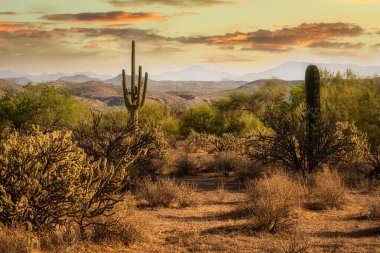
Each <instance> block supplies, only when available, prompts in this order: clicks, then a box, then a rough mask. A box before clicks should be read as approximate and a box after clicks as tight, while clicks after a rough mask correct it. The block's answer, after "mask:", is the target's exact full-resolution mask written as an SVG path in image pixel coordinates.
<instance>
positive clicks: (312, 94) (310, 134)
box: [305, 65, 321, 170]
mask: <svg viewBox="0 0 380 253" xmlns="http://www.w3.org/2000/svg"><path fill="white" fill-rule="evenodd" d="M305 86H306V110H307V162H308V169H309V170H310V169H311V168H312V167H313V165H312V163H313V162H312V161H313V156H314V150H315V145H317V138H318V122H319V119H320V114H321V97H320V93H321V92H320V91H321V78H320V75H319V70H318V68H317V66H315V65H310V66H308V67H307V69H306V74H305Z"/></svg>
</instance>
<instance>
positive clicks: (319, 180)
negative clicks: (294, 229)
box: [307, 168, 347, 210]
mask: <svg viewBox="0 0 380 253" xmlns="http://www.w3.org/2000/svg"><path fill="white" fill-rule="evenodd" d="M346 190H347V189H346V186H345V184H344V180H343V177H342V176H341V175H340V174H339V173H338V172H337V171H333V170H330V169H328V168H324V169H323V170H321V171H318V172H316V173H315V174H314V175H311V181H310V185H309V198H308V203H307V206H308V207H309V208H311V209H316V210H326V209H331V208H341V207H342V206H343V205H344V204H345V203H346V202H347V199H346V196H345V193H346Z"/></svg>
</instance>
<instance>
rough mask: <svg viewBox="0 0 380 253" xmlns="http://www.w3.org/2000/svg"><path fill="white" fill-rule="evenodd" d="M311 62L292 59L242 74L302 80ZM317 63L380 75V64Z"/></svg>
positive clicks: (248, 78) (254, 77) (334, 69)
mask: <svg viewBox="0 0 380 253" xmlns="http://www.w3.org/2000/svg"><path fill="white" fill-rule="evenodd" d="M310 64H312V63H309V62H294V61H290V62H286V63H284V64H281V65H280V66H278V67H275V68H272V69H269V70H266V71H263V72H258V73H249V74H245V75H243V76H242V79H243V80H246V81H255V80H259V79H268V78H273V77H275V78H279V79H283V80H302V79H304V78H305V70H306V68H307V66H309V65H310ZM315 65H317V66H318V68H320V69H327V70H328V71H331V72H334V73H337V72H338V71H339V72H341V73H344V72H346V70H347V69H351V70H352V71H353V72H354V73H356V74H358V75H360V76H373V75H380V66H358V65H352V64H336V63H315Z"/></svg>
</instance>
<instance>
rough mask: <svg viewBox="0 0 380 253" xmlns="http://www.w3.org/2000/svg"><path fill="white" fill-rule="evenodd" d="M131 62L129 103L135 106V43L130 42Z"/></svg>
mask: <svg viewBox="0 0 380 253" xmlns="http://www.w3.org/2000/svg"><path fill="white" fill-rule="evenodd" d="M131 58H132V59H131V60H132V66H131V68H132V69H131V100H132V101H131V102H132V105H134V104H135V100H136V98H135V86H136V85H135V79H136V66H135V63H136V58H135V41H132V56H131Z"/></svg>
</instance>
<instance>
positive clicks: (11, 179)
mask: <svg viewBox="0 0 380 253" xmlns="http://www.w3.org/2000/svg"><path fill="white" fill-rule="evenodd" d="M71 135H72V134H71V132H62V131H55V132H50V133H42V132H40V131H39V130H38V129H37V130H35V131H34V132H33V133H31V134H30V135H22V134H20V133H18V132H15V133H13V134H11V135H10V137H9V138H8V139H6V140H3V141H2V142H1V143H0V222H2V223H5V224H11V223H14V222H20V223H24V224H27V225H28V228H30V229H33V230H40V229H43V228H46V227H51V226H54V225H56V224H62V223H64V221H66V220H67V219H68V218H71V219H73V220H75V221H77V222H78V223H79V224H80V225H83V224H84V223H85V222H87V223H88V222H89V221H88V220H89V219H90V218H92V217H96V216H99V215H102V214H103V213H104V212H107V211H109V210H110V209H112V207H113V206H114V205H115V204H116V203H117V202H118V201H119V200H120V199H121V196H119V195H117V194H116V193H117V191H118V190H119V189H120V188H121V187H122V180H123V179H124V178H125V176H126V173H125V170H121V169H118V170H115V169H114V168H113V167H112V166H108V164H107V162H105V161H104V162H100V161H99V162H94V161H93V160H92V158H90V157H88V156H87V155H86V154H85V152H84V151H83V150H82V149H81V148H79V147H77V146H76V143H75V142H74V141H73V139H72V136H71Z"/></svg>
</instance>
